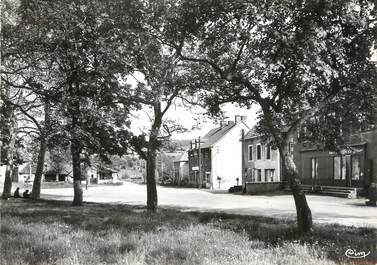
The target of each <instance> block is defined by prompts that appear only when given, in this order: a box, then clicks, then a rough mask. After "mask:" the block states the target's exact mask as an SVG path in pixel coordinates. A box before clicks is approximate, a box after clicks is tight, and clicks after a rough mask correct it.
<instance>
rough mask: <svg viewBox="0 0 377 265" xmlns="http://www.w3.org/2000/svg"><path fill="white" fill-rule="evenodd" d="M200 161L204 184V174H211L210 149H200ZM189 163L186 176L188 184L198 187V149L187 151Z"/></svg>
mask: <svg viewBox="0 0 377 265" xmlns="http://www.w3.org/2000/svg"><path fill="white" fill-rule="evenodd" d="M200 155H201V157H200V160H201V163H200V164H201V171H202V178H203V182H205V173H206V172H211V170H212V165H211V156H212V154H211V149H209V148H202V149H200ZM188 156H189V162H188V163H187V164H188V170H189V172H188V174H189V179H188V183H189V184H191V185H199V171H198V167H199V155H198V149H192V150H190V151H189V154H188Z"/></svg>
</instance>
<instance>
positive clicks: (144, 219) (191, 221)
mask: <svg viewBox="0 0 377 265" xmlns="http://www.w3.org/2000/svg"><path fill="white" fill-rule="evenodd" d="M182 210H183V209H182ZM1 214H2V216H3V217H10V218H12V217H16V218H18V219H20V220H22V222H23V223H25V224H38V223H44V224H47V225H49V224H54V223H62V224H66V225H69V226H70V227H72V229H73V230H76V231H79V230H86V231H89V232H93V233H97V234H99V235H101V234H102V233H103V234H106V233H108V232H109V231H111V230H112V229H115V230H119V231H121V232H122V233H124V234H127V233H129V232H135V231H140V232H148V231H159V229H160V227H162V226H164V227H170V228H177V229H180V228H184V227H188V226H190V225H196V224H199V223H201V224H211V225H213V226H215V227H218V228H221V229H225V230H231V231H234V232H236V233H246V234H247V235H248V237H249V239H250V240H259V241H262V242H264V244H266V245H272V246H279V245H281V244H283V243H284V242H297V243H302V244H310V245H314V246H316V247H319V248H320V249H322V250H323V251H324V252H325V253H327V255H328V256H329V257H330V258H331V259H333V260H338V259H339V257H342V256H344V253H345V251H346V250H347V249H349V248H350V249H356V250H358V251H371V256H370V257H371V258H375V259H376V260H377V250H376V247H377V232H376V230H375V229H372V228H356V227H345V226H341V225H325V224H323V225H322V224H321V225H316V226H315V229H314V232H313V233H311V234H305V235H302V234H299V233H297V230H296V224H295V221H294V220H292V219H276V218H269V217H261V216H244V215H235V214H226V213H210V212H183V211H179V210H177V209H159V211H158V212H157V213H155V214H152V213H148V212H147V211H146V208H145V207H140V206H130V205H120V204H104V203H101V204H100V203H84V205H83V206H82V207H72V206H71V203H70V202H68V201H56V200H40V201H32V200H22V199H14V198H12V199H10V200H8V201H4V202H2V206H1ZM4 232H6V231H3V230H2V233H4ZM129 248H130V246H127V245H125V246H124V249H125V251H127V249H129ZM101 251H106V250H101Z"/></svg>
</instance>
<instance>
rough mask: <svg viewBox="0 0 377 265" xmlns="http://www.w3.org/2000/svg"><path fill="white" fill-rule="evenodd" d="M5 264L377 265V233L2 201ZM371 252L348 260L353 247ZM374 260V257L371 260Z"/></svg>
mask: <svg viewBox="0 0 377 265" xmlns="http://www.w3.org/2000/svg"><path fill="white" fill-rule="evenodd" d="M0 224H1V230H0V241H1V246H0V253H1V256H0V264H2V265H10V264H11V265H13V264H18V265H22V264H33V265H37V264H38V265H39V264H61V265H63V264H64V265H66V264H67V265H69V264H85V265H89V264H159V265H160V264H162V265H163V264H179V265H185V264H187V265H189V264H208V265H212V264H232V265H238V264H251V265H252V264H258V265H261V264H315V265H319V264H337V263H347V264H350V262H351V261H356V263H355V264H375V263H377V256H376V253H377V251H376V238H377V232H376V230H373V229H367V228H352V227H342V226H336V225H330V226H329V225H318V226H316V227H315V232H314V233H313V234H311V235H305V236H300V235H298V234H297V233H296V231H295V224H294V223H293V222H291V221H288V220H277V219H272V218H271V219H270V218H262V217H250V216H235V215H224V214H213V213H188V212H180V211H176V210H170V209H169V210H168V209H162V210H159V212H158V213H157V214H149V213H147V212H146V211H145V209H144V208H140V207H131V206H126V205H109V204H94V203H90V204H89V203H88V204H85V205H84V206H83V207H71V206H70V203H69V202H61V201H39V202H33V201H29V200H23V199H13V198H12V199H10V200H8V201H2V202H1V220H0ZM348 248H351V249H355V250H357V251H371V252H372V253H371V254H370V255H369V256H368V257H367V259H357V260H356V259H355V260H352V259H348V258H346V256H345V255H344V253H345V251H346V250H347V249H348ZM368 258H369V259H368Z"/></svg>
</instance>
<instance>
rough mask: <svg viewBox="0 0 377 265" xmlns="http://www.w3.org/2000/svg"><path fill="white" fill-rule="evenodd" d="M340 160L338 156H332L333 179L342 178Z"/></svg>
mask: <svg viewBox="0 0 377 265" xmlns="http://www.w3.org/2000/svg"><path fill="white" fill-rule="evenodd" d="M341 169H342V160H341V157H340V156H334V179H337V180H339V179H342V170H341Z"/></svg>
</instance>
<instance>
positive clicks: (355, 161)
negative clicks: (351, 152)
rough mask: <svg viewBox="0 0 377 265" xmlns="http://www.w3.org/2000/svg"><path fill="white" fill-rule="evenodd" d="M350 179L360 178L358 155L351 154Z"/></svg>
mask: <svg viewBox="0 0 377 265" xmlns="http://www.w3.org/2000/svg"><path fill="white" fill-rule="evenodd" d="M351 159H352V180H359V179H360V156H352V158H351Z"/></svg>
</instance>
